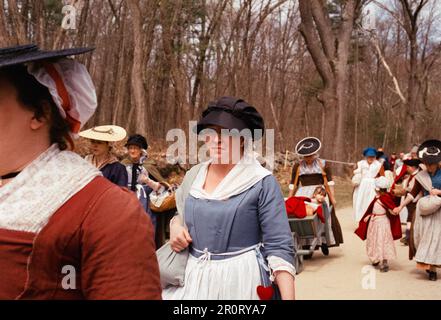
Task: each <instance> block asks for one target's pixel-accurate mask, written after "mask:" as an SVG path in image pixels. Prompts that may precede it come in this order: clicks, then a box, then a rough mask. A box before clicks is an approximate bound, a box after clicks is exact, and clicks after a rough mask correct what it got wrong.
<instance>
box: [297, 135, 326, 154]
mask: <svg viewBox="0 0 441 320" xmlns="http://www.w3.org/2000/svg"><path fill="white" fill-rule="evenodd" d="M308 141H311V142H312V143H313V146H311V148H312V149H310V148H308V149H310V150H304V151H303V150H300V149H301V148H300V147H301V145H302V144H303V143H306V142H308ZM321 148H322V143H321V141H320V140H319V139H318V138H316V137H307V138H304V139H302V140H300V141H299V142H298V143H297V145H296V147H295V148H294V150H295V152H296V154H297V155H299V156H302V157H309V156H312V155H315V154H317V153H318V152H319V151H320V150H321Z"/></svg>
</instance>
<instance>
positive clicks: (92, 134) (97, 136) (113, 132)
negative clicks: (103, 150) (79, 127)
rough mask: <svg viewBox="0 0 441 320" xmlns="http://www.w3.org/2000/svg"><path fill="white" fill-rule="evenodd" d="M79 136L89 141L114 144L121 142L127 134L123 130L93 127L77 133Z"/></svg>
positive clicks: (109, 127)
mask: <svg viewBox="0 0 441 320" xmlns="http://www.w3.org/2000/svg"><path fill="white" fill-rule="evenodd" d="M79 135H80V137H83V138H87V139H91V140H98V141H107V142H116V141H121V140H123V139H124V138H125V137H126V136H127V132H126V130H124V128H121V127H118V126H113V125H106V126H99V127H93V128H92V129H89V130H85V131H82V132H80V133H79Z"/></svg>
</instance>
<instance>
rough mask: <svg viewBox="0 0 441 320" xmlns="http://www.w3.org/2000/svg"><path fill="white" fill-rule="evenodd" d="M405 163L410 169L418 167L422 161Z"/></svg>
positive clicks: (405, 161) (416, 160)
mask: <svg viewBox="0 0 441 320" xmlns="http://www.w3.org/2000/svg"><path fill="white" fill-rule="evenodd" d="M403 163H404V164H405V165H406V166H409V167H418V166H419V165H420V163H421V160H420V159H407V160H404V161H403Z"/></svg>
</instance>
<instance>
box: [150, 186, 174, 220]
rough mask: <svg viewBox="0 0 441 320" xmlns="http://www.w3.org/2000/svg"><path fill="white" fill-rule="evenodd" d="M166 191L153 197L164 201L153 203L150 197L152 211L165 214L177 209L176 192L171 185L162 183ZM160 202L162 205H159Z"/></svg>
mask: <svg viewBox="0 0 441 320" xmlns="http://www.w3.org/2000/svg"><path fill="white" fill-rule="evenodd" d="M161 184H162V185H163V186H164V187H166V190H165V191H164V192H162V193H161V194H160V195H158V194H156V193H153V192H152V194H153V196H154V197H155V196H157V197H160V198H161V200H162V201H152V197H150V205H149V207H150V209H151V210H152V211H154V212H159V213H161V212H165V211H169V210H172V209H175V208H176V198H175V190H173V189H172V188H171V187H170V185H169V184H167V183H161ZM159 202H160V204H159Z"/></svg>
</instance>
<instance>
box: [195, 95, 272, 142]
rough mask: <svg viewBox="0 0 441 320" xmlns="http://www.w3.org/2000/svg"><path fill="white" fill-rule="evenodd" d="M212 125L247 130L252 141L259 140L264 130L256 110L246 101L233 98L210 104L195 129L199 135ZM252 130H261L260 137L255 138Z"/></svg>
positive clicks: (223, 98) (262, 122)
mask: <svg viewBox="0 0 441 320" xmlns="http://www.w3.org/2000/svg"><path fill="white" fill-rule="evenodd" d="M213 125H217V126H220V127H222V128H225V129H230V130H233V129H237V130H239V131H242V130H244V129H249V130H250V131H251V134H252V137H253V139H259V138H261V136H262V135H263V133H264V130H265V123H264V120H263V118H262V116H261V115H260V114H259V112H258V111H257V109H256V108H254V107H253V106H252V105H250V104H248V103H247V102H246V101H244V100H242V99H238V98H234V97H222V98H220V99H218V100H217V101H213V102H210V103H209V104H208V108H207V109H206V110H205V111H204V112H203V113H202V117H201V119H200V120H199V122H198V124H197V126H196V128H195V129H196V132H197V133H198V134H199V133H200V132H201V131H202V130H203V129H205V128H207V127H208V126H213ZM254 130H262V131H261V135H259V136H255V135H254V134H255V132H254Z"/></svg>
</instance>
